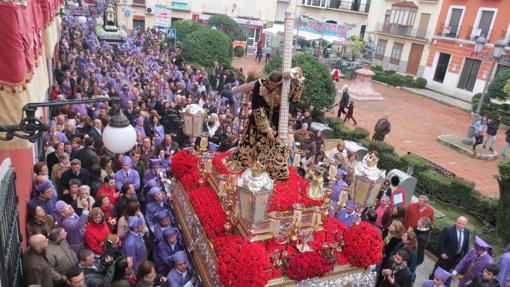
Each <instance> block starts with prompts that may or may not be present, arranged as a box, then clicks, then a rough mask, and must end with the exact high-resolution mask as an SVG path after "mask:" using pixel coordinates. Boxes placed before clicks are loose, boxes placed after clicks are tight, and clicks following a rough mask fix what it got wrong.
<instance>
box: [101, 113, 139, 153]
mask: <svg viewBox="0 0 510 287" xmlns="http://www.w3.org/2000/svg"><path fill="white" fill-rule="evenodd" d="M103 143H104V145H105V147H106V148H107V149H109V150H110V151H112V152H114V153H125V152H128V151H130V150H131V149H132V148H133V147H134V146H135V144H136V132H135V129H134V128H133V126H132V125H131V124H130V123H129V120H128V118H127V117H126V116H125V115H124V114H123V113H122V111H120V110H119V112H118V113H117V114H116V115H114V116H113V117H112V118H111V120H110V122H109V123H108V126H107V127H106V128H105V129H104V131H103Z"/></svg>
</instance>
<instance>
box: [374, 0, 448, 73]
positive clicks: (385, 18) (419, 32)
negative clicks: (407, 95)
mask: <svg viewBox="0 0 510 287" xmlns="http://www.w3.org/2000/svg"><path fill="white" fill-rule="evenodd" d="M440 10H441V0H437V1H436V0H417V1H391V0H380V1H374V2H372V7H371V9H370V12H369V14H368V19H369V22H368V26H367V31H368V33H369V34H370V38H372V39H373V40H374V43H375V45H376V50H375V53H374V60H373V62H372V63H373V64H375V65H381V66H383V67H384V68H385V69H392V70H395V71H397V72H399V73H404V74H409V75H413V76H421V75H422V74H423V72H424V70H425V63H426V55H428V49H429V44H430V41H431V38H432V36H433V34H434V27H435V25H436V23H437V19H438V16H439V12H440Z"/></svg>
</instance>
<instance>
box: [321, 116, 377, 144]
mask: <svg viewBox="0 0 510 287" xmlns="http://www.w3.org/2000/svg"><path fill="white" fill-rule="evenodd" d="M325 121H326V123H327V124H328V126H329V127H330V128H332V129H333V133H332V135H333V138H341V139H344V140H350V141H355V142H360V141H361V140H363V139H366V138H367V137H368V135H369V132H368V131H367V130H366V129H364V128H361V127H356V128H355V129H354V130H352V129H348V128H346V127H345V126H344V122H343V120H342V119H340V118H326V119H325Z"/></svg>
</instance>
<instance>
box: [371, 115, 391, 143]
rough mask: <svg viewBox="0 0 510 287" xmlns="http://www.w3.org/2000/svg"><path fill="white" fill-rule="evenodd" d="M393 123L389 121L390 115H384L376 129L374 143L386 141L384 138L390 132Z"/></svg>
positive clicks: (373, 137)
mask: <svg viewBox="0 0 510 287" xmlns="http://www.w3.org/2000/svg"><path fill="white" fill-rule="evenodd" d="M390 130H391V123H390V121H389V120H388V115H384V117H382V118H381V119H379V120H378V121H377V123H376V124H375V128H374V135H373V136H372V140H373V141H384V137H385V136H386V135H387V134H388V133H389V132H390Z"/></svg>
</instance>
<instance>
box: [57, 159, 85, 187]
mask: <svg viewBox="0 0 510 287" xmlns="http://www.w3.org/2000/svg"><path fill="white" fill-rule="evenodd" d="M73 178H77V179H79V180H80V182H81V184H85V185H88V184H89V171H88V170H87V169H86V168H82V167H81V161H80V160H79V159H73V160H72V161H71V168H70V169H68V170H66V171H64V173H63V174H62V177H61V178H60V190H59V192H60V193H59V194H63V193H64V191H65V190H66V189H67V190H69V181H70V180H71V179H73Z"/></svg>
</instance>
